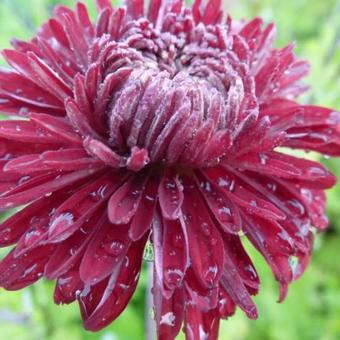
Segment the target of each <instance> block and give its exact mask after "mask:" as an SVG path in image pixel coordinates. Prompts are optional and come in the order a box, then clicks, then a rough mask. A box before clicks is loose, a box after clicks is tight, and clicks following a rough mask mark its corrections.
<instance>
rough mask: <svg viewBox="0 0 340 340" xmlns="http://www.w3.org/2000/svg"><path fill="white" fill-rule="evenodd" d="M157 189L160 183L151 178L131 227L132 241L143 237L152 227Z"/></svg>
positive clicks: (130, 235)
mask: <svg viewBox="0 0 340 340" xmlns="http://www.w3.org/2000/svg"><path fill="white" fill-rule="evenodd" d="M157 189H158V183H157V182H156V181H155V180H153V179H152V178H150V180H149V181H148V183H147V184H146V187H145V190H144V192H143V196H142V198H141V200H140V202H139V204H138V208H137V210H136V213H135V215H134V217H133V219H132V221H131V225H130V228H129V237H130V238H131V240H132V241H138V240H139V239H141V238H142V236H143V235H144V234H145V233H146V232H147V231H148V230H149V229H150V227H151V224H152V221H153V217H154V213H155V207H156V202H157Z"/></svg>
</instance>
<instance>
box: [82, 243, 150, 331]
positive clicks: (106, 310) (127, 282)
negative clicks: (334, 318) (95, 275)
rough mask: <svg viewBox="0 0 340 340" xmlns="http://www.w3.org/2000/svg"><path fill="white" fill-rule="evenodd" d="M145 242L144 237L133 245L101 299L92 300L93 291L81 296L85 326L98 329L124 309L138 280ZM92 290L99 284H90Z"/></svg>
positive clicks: (100, 295)
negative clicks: (93, 285)
mask: <svg viewBox="0 0 340 340" xmlns="http://www.w3.org/2000/svg"><path fill="white" fill-rule="evenodd" d="M144 245H145V239H144V240H141V241H139V242H137V243H134V244H132V245H131V246H130V248H129V250H128V252H127V254H126V257H125V259H124V261H123V264H122V267H121V269H117V268H116V270H115V272H114V273H113V274H112V276H111V277H110V278H109V280H108V282H107V285H106V286H104V289H101V292H100V293H99V294H98V295H99V299H94V301H93V300H92V299H91V294H92V293H91V291H90V292H89V293H88V294H86V293H85V291H84V292H83V293H82V294H81V295H80V300H79V304H80V308H81V309H82V314H83V319H84V326H85V328H86V329H88V330H92V331H97V330H99V329H101V328H103V327H105V326H107V325H108V324H109V323H111V322H112V321H113V320H114V319H116V318H117V317H118V316H119V315H120V313H121V312H122V311H123V310H124V309H125V307H126V305H127V304H128V302H129V301H130V299H131V296H132V294H133V293H134V291H135V289H136V286H137V283H138V279H139V275H140V270H141V262H142V253H143V247H144ZM117 271H118V272H117ZM104 282H105V281H104ZM93 289H96V286H95V287H91V290H93Z"/></svg>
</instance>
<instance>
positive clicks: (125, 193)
mask: <svg viewBox="0 0 340 340" xmlns="http://www.w3.org/2000/svg"><path fill="white" fill-rule="evenodd" d="M146 182H147V177H145V176H141V175H139V176H138V175H137V176H135V177H130V178H129V179H127V180H126V181H125V182H124V184H123V185H122V186H121V187H120V188H119V189H118V190H117V191H116V192H115V193H114V194H113V195H112V196H111V198H110V200H109V203H108V214H109V219H110V221H111V223H115V224H127V223H129V222H130V220H131V219H132V217H133V216H134V215H135V213H136V211H137V208H138V204H139V202H140V200H141V198H142V194H143V191H144V188H145V185H146Z"/></svg>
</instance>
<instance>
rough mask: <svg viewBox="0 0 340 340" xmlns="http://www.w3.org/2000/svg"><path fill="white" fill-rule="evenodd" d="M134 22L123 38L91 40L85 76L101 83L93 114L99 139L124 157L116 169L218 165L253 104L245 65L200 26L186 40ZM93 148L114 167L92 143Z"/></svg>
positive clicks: (93, 153)
mask: <svg viewBox="0 0 340 340" xmlns="http://www.w3.org/2000/svg"><path fill="white" fill-rule="evenodd" d="M134 24H135V27H133V25H132V26H131V27H130V28H129V29H128V30H127V31H126V32H125V33H124V34H123V35H122V37H121V39H119V41H111V40H110V39H109V38H108V37H105V36H103V37H101V38H99V39H97V40H95V41H94V43H93V46H92V48H91V53H90V59H91V62H92V64H91V65H90V67H89V70H88V72H87V74H86V75H85V78H87V79H91V80H92V82H96V84H95V85H96V92H97V93H96V99H95V101H94V102H95V104H94V106H95V113H96V116H97V117H98V116H99V117H101V120H102V122H101V123H102V125H103V131H104V132H105V133H104V136H103V139H102V140H101V142H103V143H104V144H105V145H106V146H107V147H108V148H110V149H111V150H112V152H113V153H114V155H115V156H114V157H113V156H110V157H109V158H110V159H111V158H116V156H117V157H118V158H119V157H120V161H118V162H117V163H118V164H119V165H118V166H119V167H125V166H127V167H129V166H128V164H130V166H131V169H133V170H135V171H138V170H139V169H141V168H143V167H144V166H145V165H147V164H153V163H157V164H159V163H161V164H163V165H171V166H172V165H178V164H182V165H186V166H189V167H191V168H196V167H201V166H209V165H212V164H216V162H219V161H220V160H221V158H223V157H226V155H227V151H228V149H229V148H230V147H231V146H232V144H233V139H234V138H235V136H237V133H238V132H237V130H238V128H239V125H240V124H241V121H242V119H244V118H245V115H246V114H248V112H247V109H248V107H249V106H250V104H251V105H254V102H251V101H249V98H254V86H253V83H254V79H253V78H252V77H251V76H250V75H249V74H248V73H249V72H248V69H247V67H246V66H245V64H244V63H243V64H242V63H241V62H239V61H238V60H237V57H236V56H235V55H229V54H230V53H231V52H227V51H225V50H222V49H221V47H218V46H215V45H216V42H215V43H214V42H212V41H209V39H208V38H209V34H208V35H205V33H207V32H203V33H202V31H201V30H200V29H197V30H196V32H195V34H196V36H195V34H192V35H191V37H190V40H191V43H188V42H187V44H186V45H185V44H184V42H185V40H188V39H189V38H188V37H185V36H184V35H183V34H182V36H181V37H177V36H176V35H174V34H171V33H170V32H165V33H159V32H158V31H156V29H154V28H152V25H151V26H150V25H149V24H148V23H147V21H145V19H143V20H142V19H140V20H139V21H136V22H134ZM134 29H135V30H134ZM136 32H137V33H136ZM137 36H139V40H138V39H137ZM209 44H210V45H211V46H209ZM214 44H215V45H214ZM184 46H185V47H184ZM228 53H229V54H228ZM97 65H98V66H97ZM90 71H91V72H92V73H93V74H94V75H93V74H92V75H90V74H89V73H90ZM91 76H92V78H91ZM85 80H86V79H85ZM92 86H93V84H92ZM246 92H247V94H248V99H247V100H246V95H245V94H246ZM249 94H250V96H249ZM76 97H77V96H76ZM255 102H256V101H255ZM255 105H256V103H255ZM78 106H79V105H78ZM97 125H98V124H97ZM102 135H103V134H102ZM96 145H97V144H96ZM85 147H86V146H85ZM86 148H87V150H88V147H86ZM132 150H134V151H132ZM90 153H91V154H92V155H94V156H97V157H99V158H100V159H102V160H103V161H105V163H106V164H107V165H111V166H112V164H116V162H115V161H114V162H111V161H107V160H106V158H105V157H101V156H99V155H98V152H97V151H95V150H94V149H93V148H92V149H91V150H90ZM100 153H101V154H103V152H102V151H101V152H100ZM136 155H138V157H137V156H136ZM137 159H138V160H139V161H138V162H137V163H135V161H136V160H137Z"/></svg>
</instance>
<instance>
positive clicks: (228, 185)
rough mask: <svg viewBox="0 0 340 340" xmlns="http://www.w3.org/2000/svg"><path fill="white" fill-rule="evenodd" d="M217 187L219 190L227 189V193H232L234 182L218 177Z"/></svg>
mask: <svg viewBox="0 0 340 340" xmlns="http://www.w3.org/2000/svg"><path fill="white" fill-rule="evenodd" d="M218 185H219V186H220V187H221V188H227V189H228V190H229V191H233V190H234V188H235V181H234V180H229V179H226V178H223V177H220V178H219V179H218Z"/></svg>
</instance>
